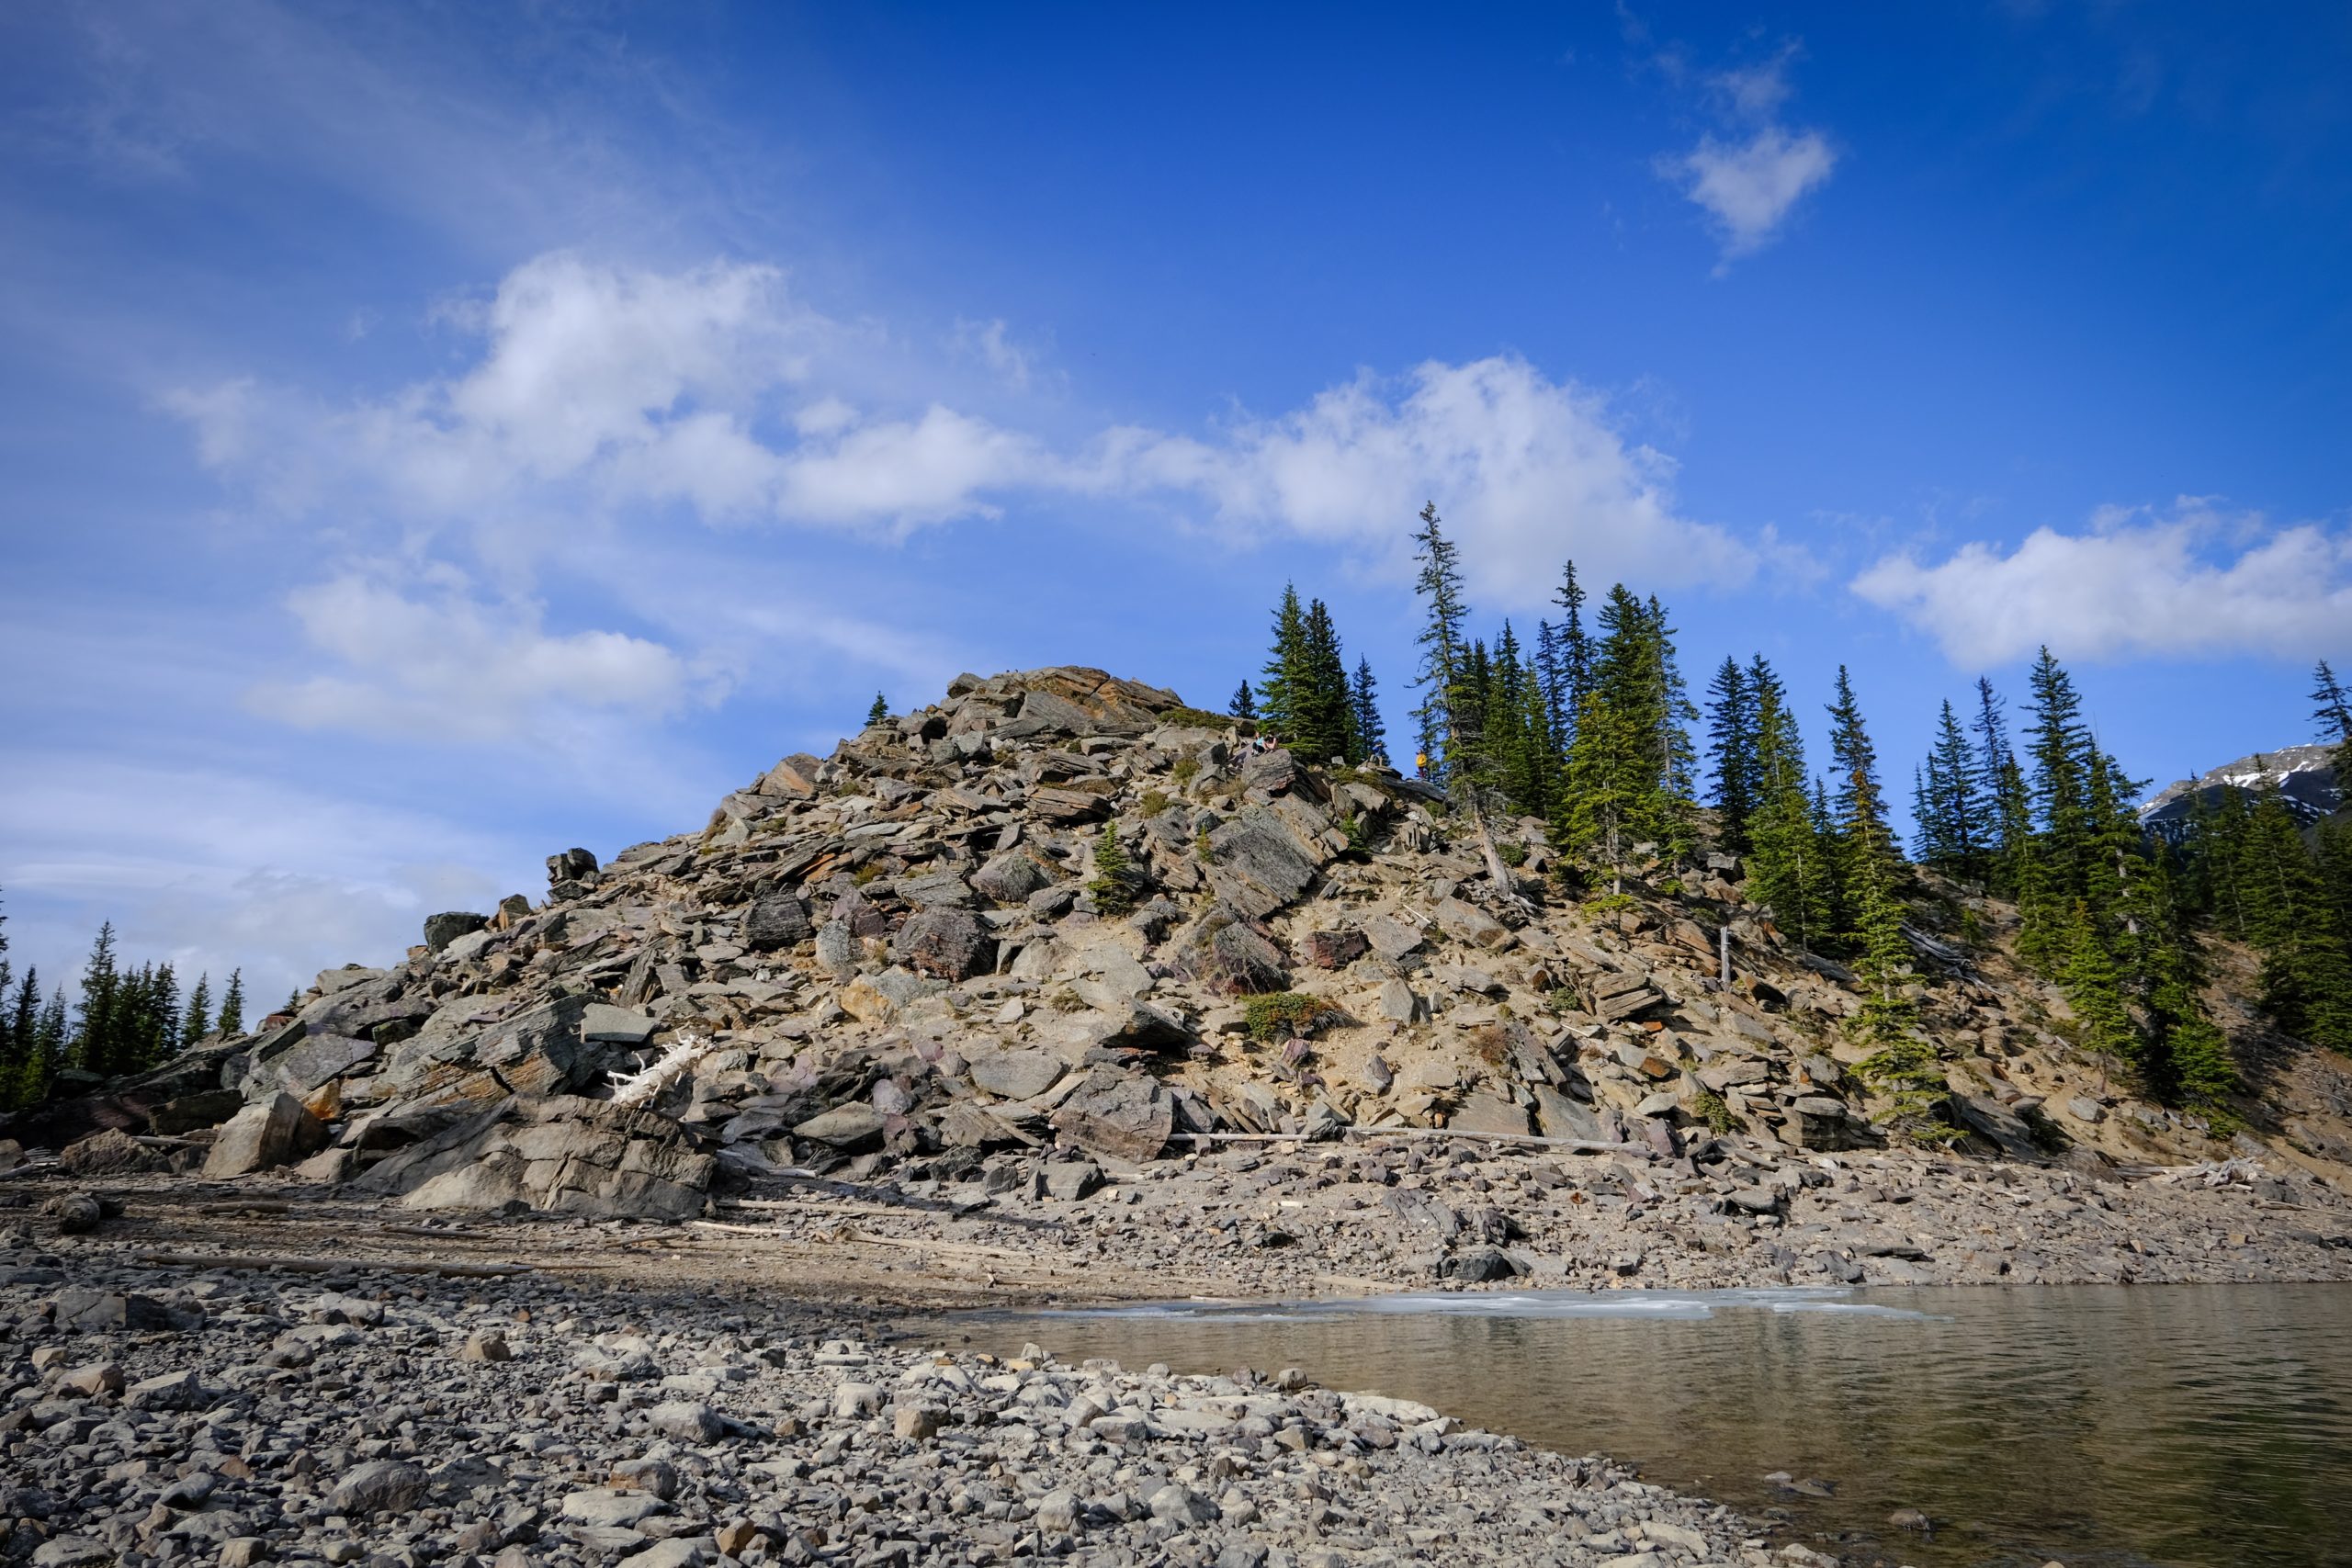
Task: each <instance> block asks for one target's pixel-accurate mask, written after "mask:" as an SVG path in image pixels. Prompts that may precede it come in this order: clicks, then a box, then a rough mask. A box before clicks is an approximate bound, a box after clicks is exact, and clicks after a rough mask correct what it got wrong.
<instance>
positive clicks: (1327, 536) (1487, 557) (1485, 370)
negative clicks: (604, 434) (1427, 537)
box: [1096, 355, 1758, 606]
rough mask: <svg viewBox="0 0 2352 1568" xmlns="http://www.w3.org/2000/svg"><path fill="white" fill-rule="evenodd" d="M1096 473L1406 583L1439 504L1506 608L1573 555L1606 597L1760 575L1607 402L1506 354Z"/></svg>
mask: <svg viewBox="0 0 2352 1568" xmlns="http://www.w3.org/2000/svg"><path fill="white" fill-rule="evenodd" d="M1096 461H1097V464H1098V466H1099V472H1100V475H1101V478H1100V479H1098V481H1097V482H1100V483H1103V484H1106V485H1108V486H1111V487H1114V488H1127V489H1137V490H1148V489H1153V488H1159V489H1166V490H1172V491H1193V492H1196V493H1198V494H1200V495H1203V496H1204V497H1206V498H1207V499H1208V500H1209V502H1211V503H1212V505H1213V506H1214V508H1215V510H1216V515H1217V517H1218V519H1219V520H1220V521H1221V522H1222V523H1224V524H1226V525H1228V526H1230V527H1234V528H1237V529H1247V528H1253V527H1258V526H1262V525H1276V526H1280V527H1283V528H1287V529H1289V530H1291V531H1293V532H1295V533H1297V534H1299V535H1301V536H1305V537H1307V538H1310V539H1317V540H1323V541H1327V542H1329V543H1331V544H1335V545H1340V546H1347V547H1355V548H1356V549H1358V550H1360V551H1362V552H1363V553H1364V554H1365V555H1366V556H1368V557H1370V558H1372V559H1373V560H1374V562H1375V563H1376V564H1380V565H1384V566H1386V567H1388V568H1390V569H1392V570H1403V569H1404V566H1405V563H1406V551H1407V550H1408V543H1407V539H1406V536H1407V534H1408V531H1409V529H1410V527H1411V525H1412V518H1413V514H1414V513H1416V512H1417V511H1418V510H1419V502H1421V501H1423V500H1424V499H1433V500H1434V501H1435V502H1437V505H1438V510H1439V513H1441V515H1442V516H1443V517H1444V518H1445V520H1446V523H1447V525H1448V527H1449V529H1450V530H1451V532H1452V533H1453V536H1454V537H1455V538H1457V539H1458V540H1459V541H1460V542H1461V543H1462V546H1463V557H1464V563H1465V568H1466V570H1468V571H1469V573H1470V574H1471V579H1472V588H1473V591H1474V592H1476V593H1477V594H1478V595H1479V596H1480V598H1481V599H1482V600H1483V601H1485V602H1487V603H1490V604H1500V605H1505V606H1532V605H1537V604H1543V603H1544V601H1545V599H1546V597H1547V596H1548V595H1549V593H1550V592H1551V587H1552V584H1553V583H1554V582H1555V581H1556V580H1557V578H1558V575H1559V570H1560V566H1561V563H1562V561H1564V560H1565V559H1566V558H1569V557H1571V556H1573V557H1574V558H1576V559H1577V563H1578V565H1579V567H1580V568H1581V569H1583V570H1585V571H1586V572H1587V573H1588V574H1589V576H1591V577H1593V578H1596V579H1598V580H1600V581H1607V580H1608V579H1610V578H1611V577H1619V578H1623V579H1625V580H1628V581H1640V582H1643V583H1645V584H1654V585H1657V586H1658V587H1661V588H1664V587H1673V586H1676V585H1680V584H1690V583H1707V584H1716V585H1724V584H1732V583H1736V582H1739V581H1744V580H1745V579H1747V577H1748V576H1750V575H1751V574H1752V573H1753V572H1754V571H1755V570H1756V567H1757V564H1758V557H1757V553H1756V551H1755V550H1754V549H1753V548H1751V547H1749V546H1747V545H1746V544H1744V543H1742V542H1741V541H1739V540H1738V539H1737V538H1736V537H1734V536H1732V535H1731V534H1729V533H1728V532H1726V531H1725V530H1724V529H1722V528H1719V527H1716V526H1713V525H1708V524H1704V523H1697V522H1693V521H1691V520H1690V519H1688V518H1686V517H1684V516H1682V515H1681V514H1680V513H1679V511H1678V510H1677V508H1676V506H1675V503H1674V495H1673V478H1674V465H1673V462H1672V460H1671V459H1669V458H1668V457H1665V456H1664V455H1663V454H1661V453H1658V452H1657V451H1654V450H1652V449H1651V448H1649V447H1647V446H1640V445H1637V444H1634V443H1629V442H1628V441H1627V440H1626V439H1625V438H1624V437H1623V435H1621V434H1619V433H1618V431H1617V429H1616V427H1615V425H1614V424H1613V423H1611V419H1610V417H1609V409H1608V406H1607V404H1606V402H1605V401H1604V400H1602V399H1601V397H1600V395H1599V394H1597V393H1595V392H1592V391H1590V390H1588V389H1584V388H1581V387H1578V386H1577V385H1575V384H1574V383H1570V382H1555V381H1552V380H1550V379H1548V378H1546V377H1545V376H1544V374H1543V372H1541V371H1540V370H1537V369H1536V368H1535V367H1533V366H1532V365H1530V364H1528V363H1527V361H1525V360H1523V359H1520V358H1517V357H1513V356H1508V355H1497V356H1493V357H1490V358H1486V359H1479V360H1474V361H1472V362H1470V363H1468V364H1466V365H1447V364H1443V363H1441V362H1438V361H1431V362H1430V363H1427V364H1424V365H1422V366H1419V367H1417V368H1416V369H1414V370H1413V371H1412V372H1411V373H1410V374H1409V375H1407V376H1405V377H1402V378H1394V379H1385V378H1379V377H1375V376H1374V375H1372V374H1370V373H1365V374H1363V375H1359V376H1358V377H1357V378H1355V379H1354V380H1352V381H1349V382H1345V383H1342V384H1341V385H1340V386H1336V387H1333V388H1330V389H1328V390H1326V391H1324V392H1322V393H1320V394H1318V395H1317V397H1316V398H1315V399H1314V400H1312V401H1310V402H1309V403H1308V404H1307V405H1306V407H1304V408H1302V409H1299V410H1297V411H1296V412H1292V413H1289V414H1285V415H1283V416H1282V417H1280V418H1278V419H1272V420H1265V421H1259V422H1252V423H1245V424H1241V425H1239V426H1237V427H1235V428H1233V429H1230V430H1227V431H1226V432H1224V433H1222V434H1221V436H1220V437H1219V438H1218V439H1216V440H1215V441H1210V442H1204V441H1199V440H1194V439H1192V438H1189V437H1170V436H1162V435H1156V434H1150V433H1147V432H1138V431H1125V432H1116V433H1114V434H1113V435H1112V436H1111V437H1109V438H1107V439H1106V443H1105V446H1104V448H1103V452H1102V453H1101V454H1100V455H1099V457H1098V458H1097V459H1096Z"/></svg>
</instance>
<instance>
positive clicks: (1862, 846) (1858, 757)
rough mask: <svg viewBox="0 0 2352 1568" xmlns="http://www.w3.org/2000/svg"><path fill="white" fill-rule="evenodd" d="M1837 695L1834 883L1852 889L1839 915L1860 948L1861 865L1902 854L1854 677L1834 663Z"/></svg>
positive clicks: (1832, 737)
mask: <svg viewBox="0 0 2352 1568" xmlns="http://www.w3.org/2000/svg"><path fill="white" fill-rule="evenodd" d="M1837 694H1838V700H1837V701H1836V702H1834V703H1832V704H1830V705H1829V754H1830V760H1831V761H1832V763H1833V765H1834V768H1835V772H1834V773H1833V775H1832V776H1833V777H1835V778H1836V780H1837V781H1838V783H1837V790H1836V794H1835V795H1834V796H1833V798H1832V802H1831V820H1832V822H1833V824H1834V827H1833V831H1834V832H1835V833H1836V835H1837V881H1838V887H1839V888H1841V889H1850V890H1851V893H1850V896H1849V897H1845V898H1844V899H1843V900H1842V901H1841V903H1840V904H1839V906H1838V919H1839V921H1840V923H1841V930H1842V931H1844V932H1845V934H1846V939H1847V940H1848V941H1849V942H1850V943H1852V944H1853V945H1854V946H1855V947H1856V948H1857V949H1860V947H1861V946H1863V945H1864V939H1863V935H1862V931H1861V920H1862V918H1863V915H1864V913H1865V911H1864V910H1863V908H1862V906H1861V904H1860V901H1859V900H1860V897H1861V896H1862V894H1863V893H1865V892H1866V891H1867V890H1868V888H1869V887H1870V886H1871V878H1870V877H1869V876H1866V875H1865V874H1864V871H1865V868H1866V866H1871V865H1878V864H1882V863H1883V864H1893V863H1895V862H1896V861H1898V860H1899V859H1900V857H1899V856H1898V855H1897V854H1896V852H1895V848H1894V829H1891V828H1890V827H1889V826H1888V825H1887V817H1886V797H1885V795H1884V794H1883V792H1882V791H1881V790H1880V788H1879V782H1878V750H1877V748H1876V747H1874V746H1873V745H1872V744H1871V738H1870V731H1869V729H1868V728H1867V727H1866V726H1865V725H1864V724H1863V722H1862V710H1861V705H1860V703H1859V702H1858V701H1857V700H1856V699H1855V696H1854V683H1853V681H1852V679H1851V678H1850V677H1849V675H1848V674H1847V672H1846V667H1845V666H1844V665H1842V664H1841V665H1839V666H1838V685H1837Z"/></svg>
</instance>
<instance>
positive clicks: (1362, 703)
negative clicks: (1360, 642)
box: [1348, 659, 1388, 761]
mask: <svg viewBox="0 0 2352 1568" xmlns="http://www.w3.org/2000/svg"><path fill="white" fill-rule="evenodd" d="M1348 710H1349V713H1350V715H1351V718H1352V722H1353V723H1354V725H1355V734H1356V744H1357V746H1358V748H1359V749H1360V750H1361V751H1362V752H1363V760H1365V761H1373V760H1377V761H1387V758H1388V727H1387V726H1386V725H1385V724H1383V723H1382V722H1381V719H1380V682H1377V681H1375V680H1374V679H1373V674H1372V660H1369V659H1358V660H1356V674H1355V680H1354V681H1353V682H1351V683H1350V684H1349V687H1348Z"/></svg>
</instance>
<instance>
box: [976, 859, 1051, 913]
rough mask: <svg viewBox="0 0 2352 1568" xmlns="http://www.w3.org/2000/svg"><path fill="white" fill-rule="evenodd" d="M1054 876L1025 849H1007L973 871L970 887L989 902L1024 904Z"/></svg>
mask: <svg viewBox="0 0 2352 1568" xmlns="http://www.w3.org/2000/svg"><path fill="white" fill-rule="evenodd" d="M1053 880H1054V879H1053V877H1052V876H1051V875H1050V874H1048V873H1047V872H1046V868H1045V867H1044V866H1042V865H1039V864H1038V863H1037V861H1036V857H1035V856H1034V855H1032V854H1030V853H1029V852H1028V851H1026V850H1018V849H1015V850H1007V851H1005V852H1003V853H1002V854H1001V855H998V856H997V857H996V858H995V859H994V860H991V861H989V863H988V864H986V865H984V866H982V867H980V869H979V870H978V871H976V872H974V873H973V874H972V890H973V891H974V892H976V893H978V895H979V896H980V897H983V898H986V899H988V900H989V902H990V903H992V904H1025V903H1027V902H1028V901H1029V895H1031V894H1032V893H1035V892H1038V891H1040V890H1041V889H1043V888H1045V887H1046V886H1050V885H1051V884H1052V882H1053Z"/></svg>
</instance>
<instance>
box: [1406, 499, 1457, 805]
mask: <svg viewBox="0 0 2352 1568" xmlns="http://www.w3.org/2000/svg"><path fill="white" fill-rule="evenodd" d="M1420 522H1421V525H1420V527H1419V530H1418V531H1416V532H1415V533H1414V535H1413V547H1414V557H1413V558H1414V559H1415V560H1417V561H1419V563H1420V571H1419V575H1418V576H1417V577H1416V578H1415V579H1414V588H1415V590H1416V591H1417V592H1419V594H1420V597H1421V604H1422V608H1423V611H1424V613H1425V614H1426V615H1428V617H1429V619H1428V621H1427V623H1426V624H1425V625H1423V626H1422V627H1421V632H1420V635H1419V637H1416V638H1415V639H1414V640H1415V642H1416V643H1417V644H1418V646H1419V649H1420V650H1421V662H1420V670H1419V673H1418V674H1417V675H1416V676H1415V678H1414V681H1413V689H1414V690H1415V691H1417V692H1419V693H1420V694H1421V701H1420V705H1419V706H1418V707H1416V708H1414V709H1413V718H1414V721H1415V722H1416V724H1417V725H1418V726H1419V743H1420V750H1421V755H1423V756H1424V757H1427V758H1428V759H1429V773H1430V778H1431V779H1433V780H1438V781H1442V780H1443V779H1444V778H1445V777H1446V775H1447V773H1448V771H1449V767H1450V764H1451V761H1452V754H1453V745H1454V741H1453V709H1454V707H1455V705H1456V704H1457V703H1458V702H1459V701H1460V700H1461V698H1462V696H1463V690H1462V685H1463V677H1464V674H1465V672H1466V670H1467V665H1468V655H1469V649H1467V648H1466V647H1465V646H1464V635H1463V628H1464V625H1465V624H1466V623H1467V621H1468V620H1469V615H1470V611H1469V607H1468V606H1467V605H1466V604H1464V603H1463V599H1462V561H1461V555H1460V552H1459V551H1458V549H1457V548H1456V547H1455V546H1454V544H1453V541H1452V540H1451V539H1448V538H1447V537H1446V536H1445V532H1444V529H1443V527H1442V525H1441V522H1440V520H1439V517H1438V514H1437V502H1430V503H1429V504H1428V505H1426V506H1424V507H1422V508H1421V515H1420Z"/></svg>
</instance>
